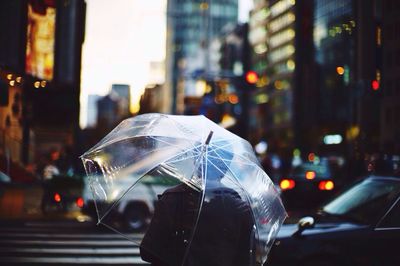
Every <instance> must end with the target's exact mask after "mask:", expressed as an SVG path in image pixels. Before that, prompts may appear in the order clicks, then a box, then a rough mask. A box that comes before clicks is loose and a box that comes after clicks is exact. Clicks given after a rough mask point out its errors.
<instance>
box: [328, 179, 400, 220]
mask: <svg viewBox="0 0 400 266" xmlns="http://www.w3.org/2000/svg"><path fill="white" fill-rule="evenodd" d="M399 194H400V180H396V179H395V178H393V179H390V178H388V179H380V178H369V179H365V180H363V181H361V182H360V183H358V184H356V185H355V186H353V187H351V188H350V189H348V190H346V191H345V192H343V193H342V194H341V195H339V196H338V197H336V198H335V199H334V200H332V201H331V202H329V203H328V204H326V205H325V206H324V207H323V208H322V211H323V212H324V213H326V214H330V215H336V216H343V217H346V218H349V219H350V220H353V221H357V222H360V223H363V224H372V223H374V222H376V221H377V219H379V217H381V215H383V213H384V212H385V211H387V209H388V208H389V205H390V204H391V203H392V202H393V200H394V199H396V198H397V197H398V195H399Z"/></svg>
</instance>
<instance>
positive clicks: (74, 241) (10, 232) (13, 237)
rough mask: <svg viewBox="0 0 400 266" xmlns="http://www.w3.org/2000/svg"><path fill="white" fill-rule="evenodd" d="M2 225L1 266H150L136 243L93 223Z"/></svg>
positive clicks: (30, 222)
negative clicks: (142, 258)
mask: <svg viewBox="0 0 400 266" xmlns="http://www.w3.org/2000/svg"><path fill="white" fill-rule="evenodd" d="M0 224H1V226H0V261H1V264H2V265H148V264H147V263H145V262H143V261H142V260H141V258H140V254H139V248H138V247H137V246H135V244H134V243H132V242H130V241H128V240H125V239H124V238H122V237H121V236H119V235H117V234H116V233H113V232H111V231H109V230H108V229H106V228H101V227H97V226H96V225H95V224H93V223H92V222H82V223H81V222H78V221H74V220H67V221H66V220H34V221H27V220H26V221H18V222H11V221H8V222H0ZM132 237H133V238H135V236H132Z"/></svg>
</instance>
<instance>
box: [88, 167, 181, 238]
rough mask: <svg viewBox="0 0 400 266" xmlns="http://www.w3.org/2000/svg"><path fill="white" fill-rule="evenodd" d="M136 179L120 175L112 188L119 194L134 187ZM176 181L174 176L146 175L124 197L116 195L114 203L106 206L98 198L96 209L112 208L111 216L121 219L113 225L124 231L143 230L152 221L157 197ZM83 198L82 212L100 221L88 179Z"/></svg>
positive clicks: (108, 215)
mask: <svg viewBox="0 0 400 266" xmlns="http://www.w3.org/2000/svg"><path fill="white" fill-rule="evenodd" d="M133 180H134V179H133V178H129V177H123V178H117V179H115V180H114V183H113V186H112V188H113V190H114V191H115V192H116V193H118V191H125V190H127V189H128V188H129V187H131V186H132V184H133ZM177 184H178V182H177V181H174V180H172V179H167V178H165V177H164V178H163V179H160V178H157V177H155V176H151V175H146V176H145V177H144V178H142V179H141V181H140V182H138V183H136V184H135V185H134V187H133V188H132V189H131V190H129V192H128V193H126V194H124V195H123V196H122V195H119V196H122V197H121V198H120V199H119V198H116V199H113V200H112V201H111V202H104V206H99V205H100V204H101V202H100V201H99V200H97V201H96V203H97V208H98V209H102V210H103V211H105V209H108V208H111V209H110V211H109V212H108V211H107V213H108V214H107V217H108V219H110V220H113V221H120V222H121V223H120V224H119V225H114V226H115V227H118V228H119V229H121V230H130V231H136V232H141V231H144V230H145V228H147V226H148V225H149V223H150V221H151V218H152V215H153V213H154V208H155V203H156V202H157V201H158V196H159V195H161V194H162V193H163V192H164V191H165V190H166V189H167V188H169V187H171V186H173V185H177ZM111 194H113V193H111ZM83 200H84V206H83V209H82V212H83V213H85V214H86V215H89V216H90V217H91V218H92V219H93V220H94V221H97V220H98V214H99V213H98V212H97V211H96V206H95V204H94V200H93V194H92V191H91V189H90V181H89V179H85V181H84V190H83ZM114 204H115V205H114ZM101 213H103V212H102V211H100V215H101ZM103 214H104V213H103Z"/></svg>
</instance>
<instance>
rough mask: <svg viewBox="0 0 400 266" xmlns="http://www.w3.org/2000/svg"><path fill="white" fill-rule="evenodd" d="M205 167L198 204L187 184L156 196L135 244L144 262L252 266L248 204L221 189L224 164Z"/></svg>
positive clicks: (189, 265) (199, 265)
mask: <svg viewBox="0 0 400 266" xmlns="http://www.w3.org/2000/svg"><path fill="white" fill-rule="evenodd" d="M218 156H221V153H219V154H218ZM227 161H229V160H227ZM206 169H207V171H206V173H205V177H206V186H205V191H204V201H203V203H202V204H201V202H200V201H202V200H203V198H202V193H201V192H200V191H197V190H195V189H193V188H191V187H190V186H188V185H186V184H181V185H178V186H176V187H173V188H171V189H168V190H166V191H165V192H164V193H163V194H162V195H161V196H160V200H159V201H158V203H157V205H156V209H155V212H154V216H153V218H152V221H151V223H150V226H149V228H148V230H147V232H146V234H145V236H144V239H143V241H142V243H141V245H140V254H141V257H142V259H143V260H145V261H148V262H151V264H152V265H156V266H164V265H188V266H205V265H207V266H225V265H226V266H250V265H255V264H254V263H255V259H254V257H253V256H252V254H254V253H252V250H253V248H252V243H253V241H252V240H253V238H254V236H253V234H252V233H253V232H254V231H253V226H254V223H253V216H252V213H251V209H250V206H249V204H248V203H247V201H246V200H245V199H244V198H242V197H241V196H240V195H239V193H238V192H237V191H236V190H234V189H233V188H231V187H227V186H226V185H224V182H223V179H224V176H225V174H226V173H227V171H228V168H227V166H226V165H224V166H218V167H217V166H214V165H210V164H209V165H207V168H206ZM200 206H201V209H199V208H200Z"/></svg>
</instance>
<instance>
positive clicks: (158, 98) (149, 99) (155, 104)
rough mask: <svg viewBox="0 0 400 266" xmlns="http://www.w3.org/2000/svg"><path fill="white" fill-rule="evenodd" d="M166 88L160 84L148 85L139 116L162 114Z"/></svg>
mask: <svg viewBox="0 0 400 266" xmlns="http://www.w3.org/2000/svg"><path fill="white" fill-rule="evenodd" d="M163 92H164V88H163V85H160V84H151V85H147V86H146V88H145V90H144V93H143V94H142V96H141V97H140V110H139V114H145V113H161V112H162V110H161V109H162V107H163V102H164V100H165V98H164V94H163Z"/></svg>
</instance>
